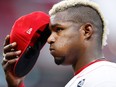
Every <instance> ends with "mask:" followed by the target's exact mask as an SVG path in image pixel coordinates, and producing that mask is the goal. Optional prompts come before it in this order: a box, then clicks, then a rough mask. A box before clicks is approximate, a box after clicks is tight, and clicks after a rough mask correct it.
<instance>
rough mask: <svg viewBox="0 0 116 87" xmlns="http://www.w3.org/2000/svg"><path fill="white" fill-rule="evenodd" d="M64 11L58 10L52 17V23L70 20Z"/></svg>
mask: <svg viewBox="0 0 116 87" xmlns="http://www.w3.org/2000/svg"><path fill="white" fill-rule="evenodd" d="M64 15H65V13H64V12H58V13H56V14H54V15H52V16H51V17H50V25H55V24H60V25H62V24H63V23H66V22H68V20H67V17H66V15H65V16H64Z"/></svg>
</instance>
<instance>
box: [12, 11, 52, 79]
mask: <svg viewBox="0 0 116 87" xmlns="http://www.w3.org/2000/svg"><path fill="white" fill-rule="evenodd" d="M49 21H50V18H49V16H48V15H47V14H46V13H44V12H40V11H38V12H33V13H30V14H27V15H24V16H22V17H20V18H19V19H17V20H16V21H15V23H14V25H13V27H12V30H11V33H10V43H12V42H16V43H17V47H16V50H21V52H22V53H21V55H20V56H19V59H18V61H17V62H16V63H15V65H14V68H13V73H14V74H15V75H16V76H18V77H22V76H25V75H26V74H27V73H28V72H29V71H30V70H31V69H32V68H33V66H34V64H35V63H36V61H37V58H38V56H39V53H40V50H41V48H42V47H43V46H44V44H45V43H46V41H47V38H48V37H49V35H50V31H49V29H48V24H49Z"/></svg>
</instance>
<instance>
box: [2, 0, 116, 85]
mask: <svg viewBox="0 0 116 87" xmlns="http://www.w3.org/2000/svg"><path fill="white" fill-rule="evenodd" d="M59 1H60V0H0V62H1V61H2V58H3V57H2V50H3V42H4V38H5V36H6V35H7V34H9V33H10V30H11V27H12V25H13V23H14V21H15V20H16V19H17V18H19V17H20V16H22V15H25V14H28V13H30V12H33V11H44V12H46V13H48V11H49V9H50V8H51V7H52V6H53V4H55V3H57V2H59ZM92 1H95V2H96V3H98V4H99V5H100V7H101V9H102V11H103V14H104V15H105V19H106V20H107V27H108V29H109V30H110V34H109V35H108V40H107V42H108V45H107V46H106V47H105V48H104V54H105V57H106V58H107V59H108V60H110V61H113V62H116V45H115V44H116V30H115V29H116V24H115V23H116V10H115V9H116V0H92ZM48 48H49V45H48V44H46V45H45V47H44V48H43V49H42V50H41V54H40V56H39V58H38V61H37V63H36V64H35V66H34V68H33V69H32V70H31V72H30V73H29V74H28V75H27V77H26V79H25V84H26V87H64V85H65V84H66V83H67V82H68V81H69V80H70V79H71V78H72V77H73V70H72V68H71V66H57V65H55V63H54V60H53V57H52V56H51V55H50V53H49V50H48ZM0 87H7V84H6V81H5V77H4V73H3V70H2V67H1V65H0Z"/></svg>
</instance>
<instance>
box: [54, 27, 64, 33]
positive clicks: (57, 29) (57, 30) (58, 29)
mask: <svg viewBox="0 0 116 87" xmlns="http://www.w3.org/2000/svg"><path fill="white" fill-rule="evenodd" d="M62 30H63V29H62V28H56V29H55V31H56V32H60V31H62Z"/></svg>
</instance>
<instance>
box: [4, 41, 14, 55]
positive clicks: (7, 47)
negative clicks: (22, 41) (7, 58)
mask: <svg viewBox="0 0 116 87" xmlns="http://www.w3.org/2000/svg"><path fill="white" fill-rule="evenodd" d="M15 47H16V42H13V43H11V44H8V45H6V46H4V54H5V53H7V52H11V50H12V49H14V48H15Z"/></svg>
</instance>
